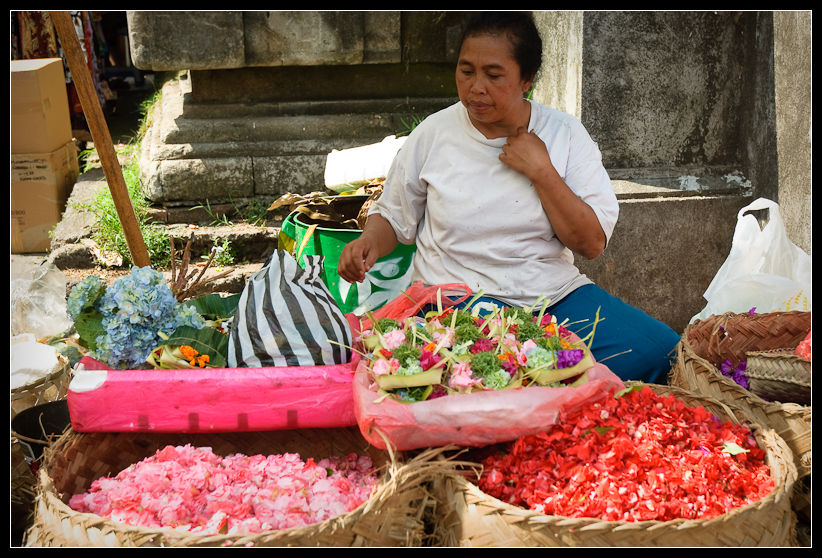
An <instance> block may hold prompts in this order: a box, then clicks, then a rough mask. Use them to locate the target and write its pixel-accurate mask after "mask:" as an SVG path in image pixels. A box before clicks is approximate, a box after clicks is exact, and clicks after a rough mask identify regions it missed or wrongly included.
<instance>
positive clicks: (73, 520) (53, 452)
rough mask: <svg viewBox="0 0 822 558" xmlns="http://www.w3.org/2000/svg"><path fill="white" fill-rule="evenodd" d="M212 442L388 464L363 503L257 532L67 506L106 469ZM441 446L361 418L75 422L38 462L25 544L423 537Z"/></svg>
mask: <svg viewBox="0 0 822 558" xmlns="http://www.w3.org/2000/svg"><path fill="white" fill-rule="evenodd" d="M188 443H190V444H192V445H195V446H205V447H211V448H212V450H213V451H214V453H217V454H219V455H223V456H225V455H230V454H232V453H244V454H246V455H256V454H263V455H269V454H278V453H285V452H296V453H299V454H300V456H301V457H302V458H303V459H306V458H308V457H314V458H316V459H320V458H323V457H329V456H333V455H346V454H348V453H351V452H355V453H358V454H359V455H369V456H370V457H371V458H372V459H373V460H374V463H375V464H376V465H378V466H380V467H381V476H380V480H379V482H378V485H377V487H376V488H375V490H374V492H373V493H372V495H371V497H370V498H369V500H368V501H366V502H365V503H363V504H362V505H361V506H359V507H358V508H356V509H355V510H353V511H351V512H349V513H346V514H343V515H340V516H337V517H335V518H332V519H329V520H327V521H324V522H322V523H318V524H314V525H309V526H304V527H295V528H291V529H283V530H273V531H266V532H263V533H256V534H248V535H194V534H191V533H185V532H178V531H174V530H172V529H160V530H155V529H149V528H141V527H133V526H129V525H125V524H122V523H118V522H115V521H112V520H110V519H108V518H105V517H101V516H98V515H95V514H87V513H78V512H75V511H74V510H72V509H71V508H69V507H68V505H67V502H68V500H69V498H70V497H71V496H72V495H73V494H77V493H81V492H84V491H85V490H87V489H88V487H89V485H90V484H91V482H92V481H93V480H95V479H97V478H99V477H102V476H107V475H116V474H117V473H118V472H119V471H121V470H122V469H124V468H125V467H127V466H128V465H131V464H133V463H137V462H138V461H140V460H142V459H144V458H146V457H148V456H150V455H153V454H154V453H155V452H156V451H157V450H158V449H162V448H163V447H165V446H166V445H169V444H170V445H184V444H188ZM433 452H434V450H431V452H425V453H422V454H419V455H417V456H415V457H414V458H413V459H411V460H408V461H401V460H400V459H399V458H398V457H397V456H396V455H395V454H394V453H392V452H385V451H382V450H378V449H376V448H374V447H372V446H370V445H369V444H368V443H367V442H366V441H365V440H364V439H363V438H362V435H361V434H360V433H359V430H358V429H356V428H339V429H337V428H332V429H314V430H311V429H306V430H288V431H272V432H243V433H222V434H152V433H136V434H135V433H91V434H81V433H77V432H74V431H70V432H68V433H67V434H65V435H64V436H62V437H61V438H60V439H59V440H57V442H55V443H54V444H53V445H52V446H51V447H49V448H47V450H46V452H45V454H44V459H43V466H42V467H41V468H40V471H39V479H38V490H37V497H36V502H35V506H36V508H35V512H34V521H33V524H32V525H31V527H30V528H29V530H28V531H27V532H26V540H25V545H26V546H49V547H53V546H59V547H65V546H107V547H142V546H302V547H308V546H323V547H345V546H421V545H424V543H425V542H426V540H425V539H426V537H427V535H426V534H425V529H424V522H423V516H424V515H425V514H426V513H429V514H430V513H431V512H430V509H428V508H429V507H430V506H432V505H433V504H434V501H433V499H432V498H431V497H430V495H429V493H428V491H427V483H428V480H429V478H430V476H431V475H435V474H436V471H437V470H438V469H440V468H441V465H440V464H439V463H438V460H435V459H432V458H431V457H432V455H433Z"/></svg>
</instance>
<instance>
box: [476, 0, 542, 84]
mask: <svg viewBox="0 0 822 558" xmlns="http://www.w3.org/2000/svg"><path fill="white" fill-rule="evenodd" d="M485 34H491V35H500V34H505V35H506V36H507V37H508V39H509V40H510V41H511V45H512V46H513V49H514V59H515V60H516V61H517V63H518V64H519V68H520V75H521V76H522V78H523V79H524V80H526V81H528V80H532V79H534V78H535V77H536V75H537V72H538V71H539V68H540V65H541V64H542V38H541V37H540V36H539V31H537V26H536V25H535V24H534V18H533V17H532V16H531V12H476V13H474V14H471V16H469V18H468V20H467V21H466V23H465V28H464V29H463V32H462V38H461V39H460V48H462V43H463V42H464V41H465V39H466V38H468V37H475V36H477V35H485Z"/></svg>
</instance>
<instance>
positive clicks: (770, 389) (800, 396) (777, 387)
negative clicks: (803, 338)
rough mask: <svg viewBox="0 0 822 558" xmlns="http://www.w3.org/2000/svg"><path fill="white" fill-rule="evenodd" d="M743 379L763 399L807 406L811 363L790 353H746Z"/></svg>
mask: <svg viewBox="0 0 822 558" xmlns="http://www.w3.org/2000/svg"><path fill="white" fill-rule="evenodd" d="M745 375H746V376H747V377H748V383H749V384H750V387H749V389H750V390H751V391H752V392H753V393H755V394H756V395H758V396H759V397H762V398H763V399H766V400H768V401H782V402H788V403H799V404H800V405H810V404H811V363H810V361H809V360H806V359H804V358H802V357H801V356H799V355H797V354H796V352H795V351H793V350H791V349H780V350H773V351H752V352H749V353H748V364H747V368H746V370H745Z"/></svg>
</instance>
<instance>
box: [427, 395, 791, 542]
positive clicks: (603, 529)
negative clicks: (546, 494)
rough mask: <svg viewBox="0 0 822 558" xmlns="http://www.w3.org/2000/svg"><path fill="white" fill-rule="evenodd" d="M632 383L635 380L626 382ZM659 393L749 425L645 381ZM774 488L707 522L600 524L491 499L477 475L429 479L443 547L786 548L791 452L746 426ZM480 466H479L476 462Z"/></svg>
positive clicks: (721, 407) (730, 412)
mask: <svg viewBox="0 0 822 558" xmlns="http://www.w3.org/2000/svg"><path fill="white" fill-rule="evenodd" d="M626 384H627V385H629V386H630V385H636V384H637V383H636V382H626ZM648 385H649V387H651V389H653V390H654V392H655V393H657V394H660V395H668V394H673V395H675V396H676V397H678V398H679V399H681V400H682V401H683V402H684V403H685V404H686V405H689V406H699V405H701V406H703V407H705V409H706V410H708V411H709V412H711V413H713V414H714V415H715V416H716V417H717V418H719V419H720V420H723V421H725V420H731V421H733V422H734V423H737V424H738V423H740V422H747V421H748V418H747V416H746V415H745V414H744V413H742V412H741V411H740V410H739V409H735V408H732V407H731V406H730V405H728V404H726V403H723V402H721V401H718V400H716V399H713V398H710V397H706V396H703V395H697V394H694V393H692V392H689V391H686V390H683V389H680V388H676V387H672V386H661V385H653V384H648ZM748 424H749V425H750V426H751V429H752V431H753V433H754V436H755V438H756V441H757V444H758V446H759V447H760V448H762V449H763V450H765V452H766V459H765V463H766V464H767V465H768V466H769V468H770V475H771V477H772V478H773V480H774V489H773V491H771V492H770V493H769V494H768V495H767V496H765V497H764V498H763V499H761V500H759V501H757V502H755V503H753V504H749V505H747V506H744V507H740V508H737V509H734V510H732V511H731V512H728V513H725V514H723V515H720V516H718V517H715V518H712V519H677V520H671V521H637V522H629V521H604V520H602V519H598V518H591V517H586V518H571V517H561V516H553V515H544V514H541V513H539V512H536V511H530V510H527V509H524V508H522V507H518V506H513V505H510V504H507V503H505V502H502V501H500V500H498V499H496V498H494V497H491V496H489V495H487V494H485V493H484V492H482V490H480V488H479V487H478V486H477V484H475V481H476V479H477V477H476V472H474V471H470V470H468V469H467V468H463V471H464V473H462V474H458V473H457V472H456V471H457V469H456V468H455V469H452V471H455V473H454V474H449V475H443V476H441V477H439V478H437V479H436V480H435V481H434V483H433V491H434V496H435V497H436V498H437V500H438V507H437V509H438V511H439V515H438V520H439V522H438V524H437V525H435V526H434V531H435V538H436V539H437V540H438V542H439V544H441V545H444V546H492V547H506V546H510V547H513V546H523V547H586V546H605V547H614V546H635V547H644V546H658V547H662V546H682V547H693V546H722V547H728V546H788V545H792V544H795V533H794V525H795V516H794V514H793V511H792V510H791V504H790V494H791V490H792V488H793V484H794V482H795V480H796V468H795V466H794V464H793V459H792V455H791V452H790V449H789V448H788V447H787V445H786V444H785V441H784V440H782V439H781V438H780V437H779V436H778V435H776V433H775V432H774V431H773V429H770V428H766V427H763V426H761V425H758V424H751V423H749V422H748ZM476 465H477V466H476V471H479V464H476Z"/></svg>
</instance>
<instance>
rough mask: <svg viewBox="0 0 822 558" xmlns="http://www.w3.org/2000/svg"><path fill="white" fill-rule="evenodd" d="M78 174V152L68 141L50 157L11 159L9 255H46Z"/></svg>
mask: <svg viewBox="0 0 822 558" xmlns="http://www.w3.org/2000/svg"><path fill="white" fill-rule="evenodd" d="M79 174H80V169H79V163H78V161H77V148H76V147H75V145H74V142H72V141H69V142H68V143H66V144H64V145H63V146H62V147H60V148H59V149H57V150H55V151H52V152H50V153H28V154H21V153H18V154H12V155H11V186H10V190H11V193H10V201H11V223H10V227H11V230H10V236H11V252H12V253H14V254H25V253H39V252H46V251H48V249H49V245H50V244H51V239H50V238H49V233H50V232H51V230H52V229H53V228H54V226H55V225H56V224H57V223H59V222H60V217H61V216H62V214H63V211H65V208H66V201H67V200H68V196H69V194H70V193H71V190H72V188H73V186H74V184H75V183H76V182H77V177H78V176H79Z"/></svg>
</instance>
